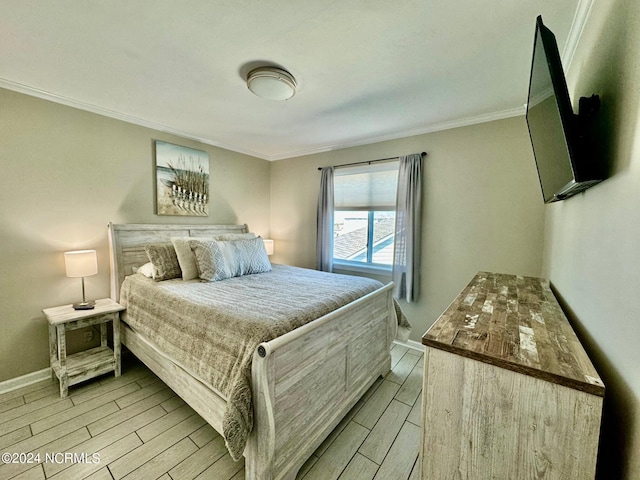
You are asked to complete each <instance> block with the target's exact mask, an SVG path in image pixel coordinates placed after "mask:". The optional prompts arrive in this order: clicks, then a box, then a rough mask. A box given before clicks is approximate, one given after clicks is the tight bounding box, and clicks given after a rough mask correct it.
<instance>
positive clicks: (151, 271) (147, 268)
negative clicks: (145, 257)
mask: <svg viewBox="0 0 640 480" xmlns="http://www.w3.org/2000/svg"><path fill="white" fill-rule="evenodd" d="M133 273H141V274H142V275H144V276H145V277H147V278H153V277H154V275H155V267H154V266H153V263H151V262H149V263H145V264H144V265H142V266H141V267H138V268H135V267H134V269H133Z"/></svg>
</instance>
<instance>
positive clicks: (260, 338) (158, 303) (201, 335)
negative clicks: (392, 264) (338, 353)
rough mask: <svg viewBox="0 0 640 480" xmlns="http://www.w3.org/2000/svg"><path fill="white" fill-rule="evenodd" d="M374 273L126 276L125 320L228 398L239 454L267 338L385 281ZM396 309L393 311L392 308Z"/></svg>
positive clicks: (278, 270)
mask: <svg viewBox="0 0 640 480" xmlns="http://www.w3.org/2000/svg"><path fill="white" fill-rule="evenodd" d="M381 286H382V284H381V283H380V282H377V281H375V280H371V279H367V278H362V277H353V276H347V275H336V274H328V273H324V272H318V271H315V270H307V269H302V268H296V267H290V266H284V265H274V266H273V270H272V271H271V272H267V273H260V274H255V275H246V276H242V277H236V278H230V279H226V280H222V281H219V282H210V283H202V282H198V281H189V282H184V281H182V280H169V281H164V282H154V281H153V280H151V279H148V278H145V277H144V276H142V275H140V274H136V275H132V276H130V277H127V278H126V279H125V281H124V282H123V284H122V290H121V297H120V300H121V303H122V304H123V305H124V306H125V307H126V308H127V310H126V314H125V316H124V319H125V321H126V322H127V323H128V324H129V326H131V328H133V329H134V330H136V331H138V332H140V333H141V334H143V335H144V336H146V337H147V338H148V339H149V340H151V341H152V342H153V343H154V344H155V345H157V346H158V347H159V349H160V350H161V351H163V352H164V353H165V354H166V355H168V356H169V357H171V358H172V359H174V361H177V362H178V363H179V364H181V365H183V366H184V367H186V368H187V369H188V370H189V371H190V372H191V373H192V374H194V375H195V376H196V377H198V378H200V379H201V380H203V381H204V382H206V383H208V384H209V385H211V386H212V387H214V388H215V389H216V390H217V391H218V392H220V393H222V395H223V396H224V397H225V398H226V400H227V409H226V412H225V415H224V420H223V429H224V432H223V434H224V437H225V441H226V443H227V448H228V449H229V452H230V454H231V456H232V457H233V458H234V459H236V460H238V459H240V458H241V456H242V453H243V451H244V448H245V444H246V441H247V437H248V435H249V432H250V431H251V428H252V426H253V407H252V398H251V362H252V358H253V352H254V351H255V349H256V348H257V346H258V345H259V344H260V343H261V342H266V341H269V340H272V339H274V338H276V337H279V336H281V335H284V334H285V333H287V332H289V331H291V330H293V329H295V328H297V327H300V326H301V325H304V324H306V323H308V322H310V321H312V320H315V319H317V318H319V317H321V316H323V315H325V314H327V313H329V312H331V311H333V310H335V309H337V308H340V307H342V306H344V305H346V304H348V303H350V302H352V301H353V300H355V299H357V298H359V297H362V296H363V295H366V294H367V293H370V292H372V291H374V290H377V289H378V288H380V287H381ZM390 314H391V315H393V314H394V312H390Z"/></svg>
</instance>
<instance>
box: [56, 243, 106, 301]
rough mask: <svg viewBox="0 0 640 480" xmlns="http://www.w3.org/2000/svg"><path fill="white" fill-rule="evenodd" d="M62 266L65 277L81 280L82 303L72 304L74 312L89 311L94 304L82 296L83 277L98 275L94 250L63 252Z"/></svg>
mask: <svg viewBox="0 0 640 480" xmlns="http://www.w3.org/2000/svg"><path fill="white" fill-rule="evenodd" d="M64 265H65V268H66V271H67V277H71V278H78V277H80V278H82V302H76V303H74V304H73V308H75V309H76V310H91V309H92V308H94V307H95V304H96V302H94V301H87V300H86V298H85V295H84V277H89V276H91V275H95V274H96V273H98V257H97V255H96V251H95V250H75V251H73V252H64Z"/></svg>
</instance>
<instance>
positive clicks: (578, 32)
mask: <svg viewBox="0 0 640 480" xmlns="http://www.w3.org/2000/svg"><path fill="white" fill-rule="evenodd" d="M593 2H594V0H579V1H578V7H577V8H576V13H575V15H574V16H573V21H572V22H571V28H570V29H569V35H568V36H567V43H565V45H564V49H563V50H562V64H563V65H564V69H565V72H568V71H569V69H570V68H571V63H572V62H573V56H574V55H575V53H576V50H577V49H578V44H579V43H580V38H581V37H582V32H583V31H584V27H585V25H586V24H587V20H588V19H589V14H590V13H591V8H592V7H593Z"/></svg>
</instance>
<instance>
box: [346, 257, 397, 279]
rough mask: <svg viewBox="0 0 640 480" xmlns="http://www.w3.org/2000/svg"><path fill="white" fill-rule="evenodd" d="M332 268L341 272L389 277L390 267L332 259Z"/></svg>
mask: <svg viewBox="0 0 640 480" xmlns="http://www.w3.org/2000/svg"><path fill="white" fill-rule="evenodd" d="M333 269H334V270H340V271H343V272H352V273H365V274H370V275H380V276H385V277H389V278H391V267H385V266H380V265H367V264H355V263H347V262H340V261H336V260H334V261H333Z"/></svg>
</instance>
